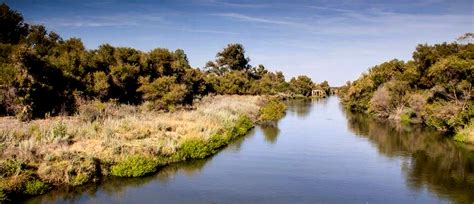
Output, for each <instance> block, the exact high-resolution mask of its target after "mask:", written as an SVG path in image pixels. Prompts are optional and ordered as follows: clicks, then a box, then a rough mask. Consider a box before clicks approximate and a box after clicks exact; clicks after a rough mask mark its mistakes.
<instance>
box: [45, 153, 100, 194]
mask: <svg viewBox="0 0 474 204" xmlns="http://www.w3.org/2000/svg"><path fill="white" fill-rule="evenodd" d="M98 172H99V169H98V167H97V162H96V161H95V160H94V159H93V158H90V157H81V156H80V155H72V154H66V155H62V156H61V158H52V159H51V160H50V161H47V162H43V163H42V164H40V165H39V167H38V171H37V173H38V176H39V177H40V178H41V179H42V180H43V181H45V182H48V183H53V184H68V185H72V186H77V185H82V184H85V183H87V182H89V181H92V180H93V179H95V178H96V176H97V174H98Z"/></svg>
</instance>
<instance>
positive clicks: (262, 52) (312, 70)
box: [6, 0, 474, 85]
mask: <svg viewBox="0 0 474 204" xmlns="http://www.w3.org/2000/svg"><path fill="white" fill-rule="evenodd" d="M473 2H474V1H472V0H451V1H450V0H446V1H444V0H424V1H420V0H403V1H367V0H359V1H331V0H326V1H230V0H189V1H180V0H175V1H173V0H170V1H118V0H106V1H40V0H15V1H6V3H7V4H8V5H9V6H10V7H12V8H13V9H15V10H18V11H20V12H21V13H23V15H24V17H25V19H26V21H27V22H30V23H38V24H44V25H45V26H46V27H47V28H48V29H49V30H51V31H55V32H57V33H59V34H60V35H61V36H62V37H63V38H69V37H79V38H81V39H82V41H83V42H84V44H85V45H86V47H87V48H89V49H94V48H97V46H98V45H100V44H103V43H110V44H112V45H115V46H128V47H133V48H136V49H140V50H143V51H149V50H151V49H153V48H156V47H165V48H168V49H172V50H174V49H177V48H181V49H184V50H185V52H186V54H187V55H188V58H189V61H190V63H191V65H192V66H194V67H203V66H204V64H205V62H206V61H208V60H213V59H214V57H215V54H216V53H217V52H218V51H219V50H221V49H222V48H223V47H225V46H226V45H227V44H228V43H242V44H243V45H244V46H245V48H246V51H247V55H248V56H249V57H250V58H251V64H252V65H257V64H264V65H265V66H266V67H267V68H268V69H270V70H279V71H283V72H284V73H285V76H286V77H287V79H289V78H290V77H292V76H296V75H301V74H305V75H308V76H310V77H311V78H312V79H313V80H314V81H316V82H321V81H322V80H328V81H329V82H330V84H331V85H342V84H344V83H345V82H346V81H347V80H354V79H356V78H357V77H358V76H359V75H360V74H361V73H362V72H364V71H366V70H367V69H368V68H369V67H371V66H373V65H376V64H379V63H381V62H384V61H387V60H390V59H393V58H398V59H402V60H408V59H410V58H411V54H412V52H413V50H414V49H415V47H416V45H417V44H419V43H429V44H432V43H440V42H445V41H454V39H455V38H456V37H458V36H460V35H461V34H463V33H466V32H474V5H473V4H474V3H473Z"/></svg>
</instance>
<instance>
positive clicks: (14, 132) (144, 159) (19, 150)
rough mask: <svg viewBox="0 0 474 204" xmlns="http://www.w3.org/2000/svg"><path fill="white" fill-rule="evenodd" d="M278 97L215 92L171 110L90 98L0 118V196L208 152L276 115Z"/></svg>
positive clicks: (128, 173)
mask: <svg viewBox="0 0 474 204" xmlns="http://www.w3.org/2000/svg"><path fill="white" fill-rule="evenodd" d="M281 104H282V103H281V102H276V101H275V100H269V99H268V98H266V97H263V96H213V97H205V98H203V99H202V100H200V101H199V102H197V103H196V104H195V106H194V107H192V108H190V110H178V111H175V112H155V111H146V109H144V108H142V107H139V106H129V105H114V104H110V103H107V104H104V103H100V102H96V103H91V104H87V105H86V106H85V107H83V108H82V109H81V111H80V113H79V114H78V115H76V116H72V117H54V118H48V119H42V120H34V121H31V122H27V123H24V122H19V121H17V120H15V119H14V118H7V117H4V118H1V119H0V131H1V132H0V133H1V135H0V140H1V146H0V153H1V158H2V159H1V161H0V190H1V191H0V198H2V199H4V200H5V199H8V198H14V197H18V196H25V195H37V194H42V193H45V192H46V191H48V190H49V189H51V188H54V187H57V186H62V185H67V186H78V185H82V184H85V183H89V182H94V181H98V180H99V179H100V178H101V177H102V176H109V175H110V176H120V177H139V176H144V175H147V174H150V173H153V172H156V171H157V170H158V169H159V168H160V167H161V166H164V165H166V164H169V163H172V162H178V161H183V160H188V159H195V158H204V157H207V156H209V155H212V154H214V153H216V152H217V150H219V149H220V148H222V147H223V146H225V145H227V144H228V143H229V142H230V141H232V140H233V139H235V138H237V137H240V136H243V135H245V133H247V131H248V130H249V129H251V128H252V127H253V126H254V124H255V123H257V122H260V121H262V120H274V119H277V118H278V117H281V116H282V114H281V112H283V111H284V110H285V107H284V106H281ZM273 110H274V111H278V112H280V113H275V114H273V113H272V111H273ZM7 196H8V198H7Z"/></svg>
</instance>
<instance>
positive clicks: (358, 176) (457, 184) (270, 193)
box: [28, 97, 474, 204]
mask: <svg viewBox="0 0 474 204" xmlns="http://www.w3.org/2000/svg"><path fill="white" fill-rule="evenodd" d="M28 202H29V203H50V202H53V203H70V202H74V203H363V204H366V203H473V202H474V154H473V152H472V151H469V150H468V149H467V148H466V147H462V146H461V145H459V144H456V143H453V142H451V141H450V140H448V139H445V138H443V137H441V136H439V135H437V134H436V133H434V132H432V131H429V130H426V129H422V128H420V127H413V126H411V127H409V126H405V127H404V126H392V125H390V124H386V123H381V122H377V121H374V120H371V119H368V118H367V117H365V116H364V115H360V114H351V113H347V112H344V111H342V110H341V108H340V106H339V101H338V99H337V98H336V97H331V98H329V99H325V100H319V101H291V102H290V103H289V109H288V111H287V114H286V116H285V117H284V118H283V119H282V120H280V121H279V122H278V123H276V124H274V125H273V126H269V127H256V128H255V129H254V130H253V131H251V132H250V134H249V135H248V136H246V137H244V138H241V139H239V140H238V141H235V142H234V143H233V144H232V145H230V146H228V147H227V148H225V149H224V150H222V151H221V152H220V153H218V154H217V155H215V156H214V157H211V158H208V159H204V160H198V161H193V162H186V163H181V164H176V165H171V166H168V167H166V168H164V169H162V170H161V171H160V172H159V173H157V174H156V175H153V176H149V177H145V178H138V179H107V180H106V181H103V182H102V183H100V184H92V185H89V186H84V187H80V188H75V189H60V190H56V191H53V192H51V193H49V194H46V195H43V196H40V197H35V198H33V199H31V200H28Z"/></svg>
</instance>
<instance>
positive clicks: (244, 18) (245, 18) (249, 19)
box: [212, 13, 304, 26]
mask: <svg viewBox="0 0 474 204" xmlns="http://www.w3.org/2000/svg"><path fill="white" fill-rule="evenodd" d="M212 15H215V16H222V17H227V18H232V19H237V20H241V21H246V22H253V23H266V24H277V25H290V26H303V25H304V24H300V23H297V22H293V21H286V20H273V19H269V18H260V17H253V16H248V15H244V14H239V13H216V14H212Z"/></svg>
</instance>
